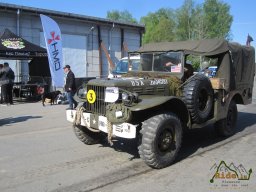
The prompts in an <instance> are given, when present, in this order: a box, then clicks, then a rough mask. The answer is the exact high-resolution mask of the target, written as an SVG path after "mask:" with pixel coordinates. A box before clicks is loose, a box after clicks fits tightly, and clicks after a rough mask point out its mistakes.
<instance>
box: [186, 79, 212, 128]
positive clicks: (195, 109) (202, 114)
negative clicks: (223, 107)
mask: <svg viewBox="0 0 256 192" xmlns="http://www.w3.org/2000/svg"><path fill="white" fill-rule="evenodd" d="M183 100H184V102H185V103H186V105H187V108H188V110H189V112H190V115H191V118H192V122H193V123H203V122H205V121H207V120H208V117H209V115H210V114H211V110H212V106H213V89H212V85H211V82H210V80H209V78H208V77H206V76H205V75H202V74H198V75H195V76H193V77H191V78H190V79H189V80H188V83H186V84H185V85H184V88H183Z"/></svg>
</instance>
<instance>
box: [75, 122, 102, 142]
mask: <svg viewBox="0 0 256 192" xmlns="http://www.w3.org/2000/svg"><path fill="white" fill-rule="evenodd" d="M73 128H74V132H75V134H76V136H77V138H78V139H79V140H80V141H82V142H83V143H84V144H86V145H93V144H98V143H100V141H101V140H102V134H101V133H100V132H92V131H90V130H88V129H87V128H86V127H84V126H81V125H79V126H73Z"/></svg>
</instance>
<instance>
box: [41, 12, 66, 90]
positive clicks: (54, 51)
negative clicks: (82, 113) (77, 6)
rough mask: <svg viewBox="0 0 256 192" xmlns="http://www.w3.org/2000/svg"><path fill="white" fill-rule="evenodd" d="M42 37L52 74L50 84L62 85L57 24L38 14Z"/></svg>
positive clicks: (59, 36)
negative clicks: (42, 32) (42, 31)
mask: <svg viewBox="0 0 256 192" xmlns="http://www.w3.org/2000/svg"><path fill="white" fill-rule="evenodd" d="M40 18H41V22H42V26H43V30H44V39H45V44H46V48H47V53H48V60H49V67H50V71H51V76H52V85H53V86H55V87H64V73H63V69H62V66H63V65H62V62H63V57H62V41H61V32H60V28H59V26H58V24H57V23H56V22H55V21H54V20H53V19H51V18H50V17H47V16H45V15H42V14H40Z"/></svg>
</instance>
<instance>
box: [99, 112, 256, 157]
mask: <svg viewBox="0 0 256 192" xmlns="http://www.w3.org/2000/svg"><path fill="white" fill-rule="evenodd" d="M255 124H256V114H253V113H246V112H239V113H238V120H237V132H236V134H238V133H239V132H242V131H244V130H245V129H247V128H248V127H250V126H252V125H255ZM225 140H226V141H227V142H228V140H232V137H231V138H223V137H219V136H218V135H217V134H216V133H215V130H214V127H213V126H207V127H205V128H203V129H194V130H191V131H188V132H186V133H185V134H184V137H183V143H182V148H181V151H180V153H179V155H178V158H177V161H176V162H179V161H181V160H183V159H185V158H187V157H189V156H192V155H195V154H196V153H197V152H198V150H199V149H201V148H206V147H209V146H211V145H214V144H216V143H220V142H223V141H225ZM113 143H114V144H113V146H112V148H113V149H114V150H115V151H118V152H125V153H129V154H131V155H132V158H130V160H133V159H135V158H139V154H138V150H137V143H138V141H137V140H129V139H122V140H114V142H113ZM101 147H110V145H109V144H108V142H107V141H104V142H103V143H102V145H101Z"/></svg>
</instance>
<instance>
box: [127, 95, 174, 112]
mask: <svg viewBox="0 0 256 192" xmlns="http://www.w3.org/2000/svg"><path fill="white" fill-rule="evenodd" d="M139 98H140V101H139V103H138V104H136V105H135V106H132V107H129V109H130V110H131V111H141V110H145V109H150V108H153V107H156V106H159V105H162V104H164V103H166V102H167V101H169V100H171V99H173V98H176V97H174V96H159V95H141V96H140V97H139Z"/></svg>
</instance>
